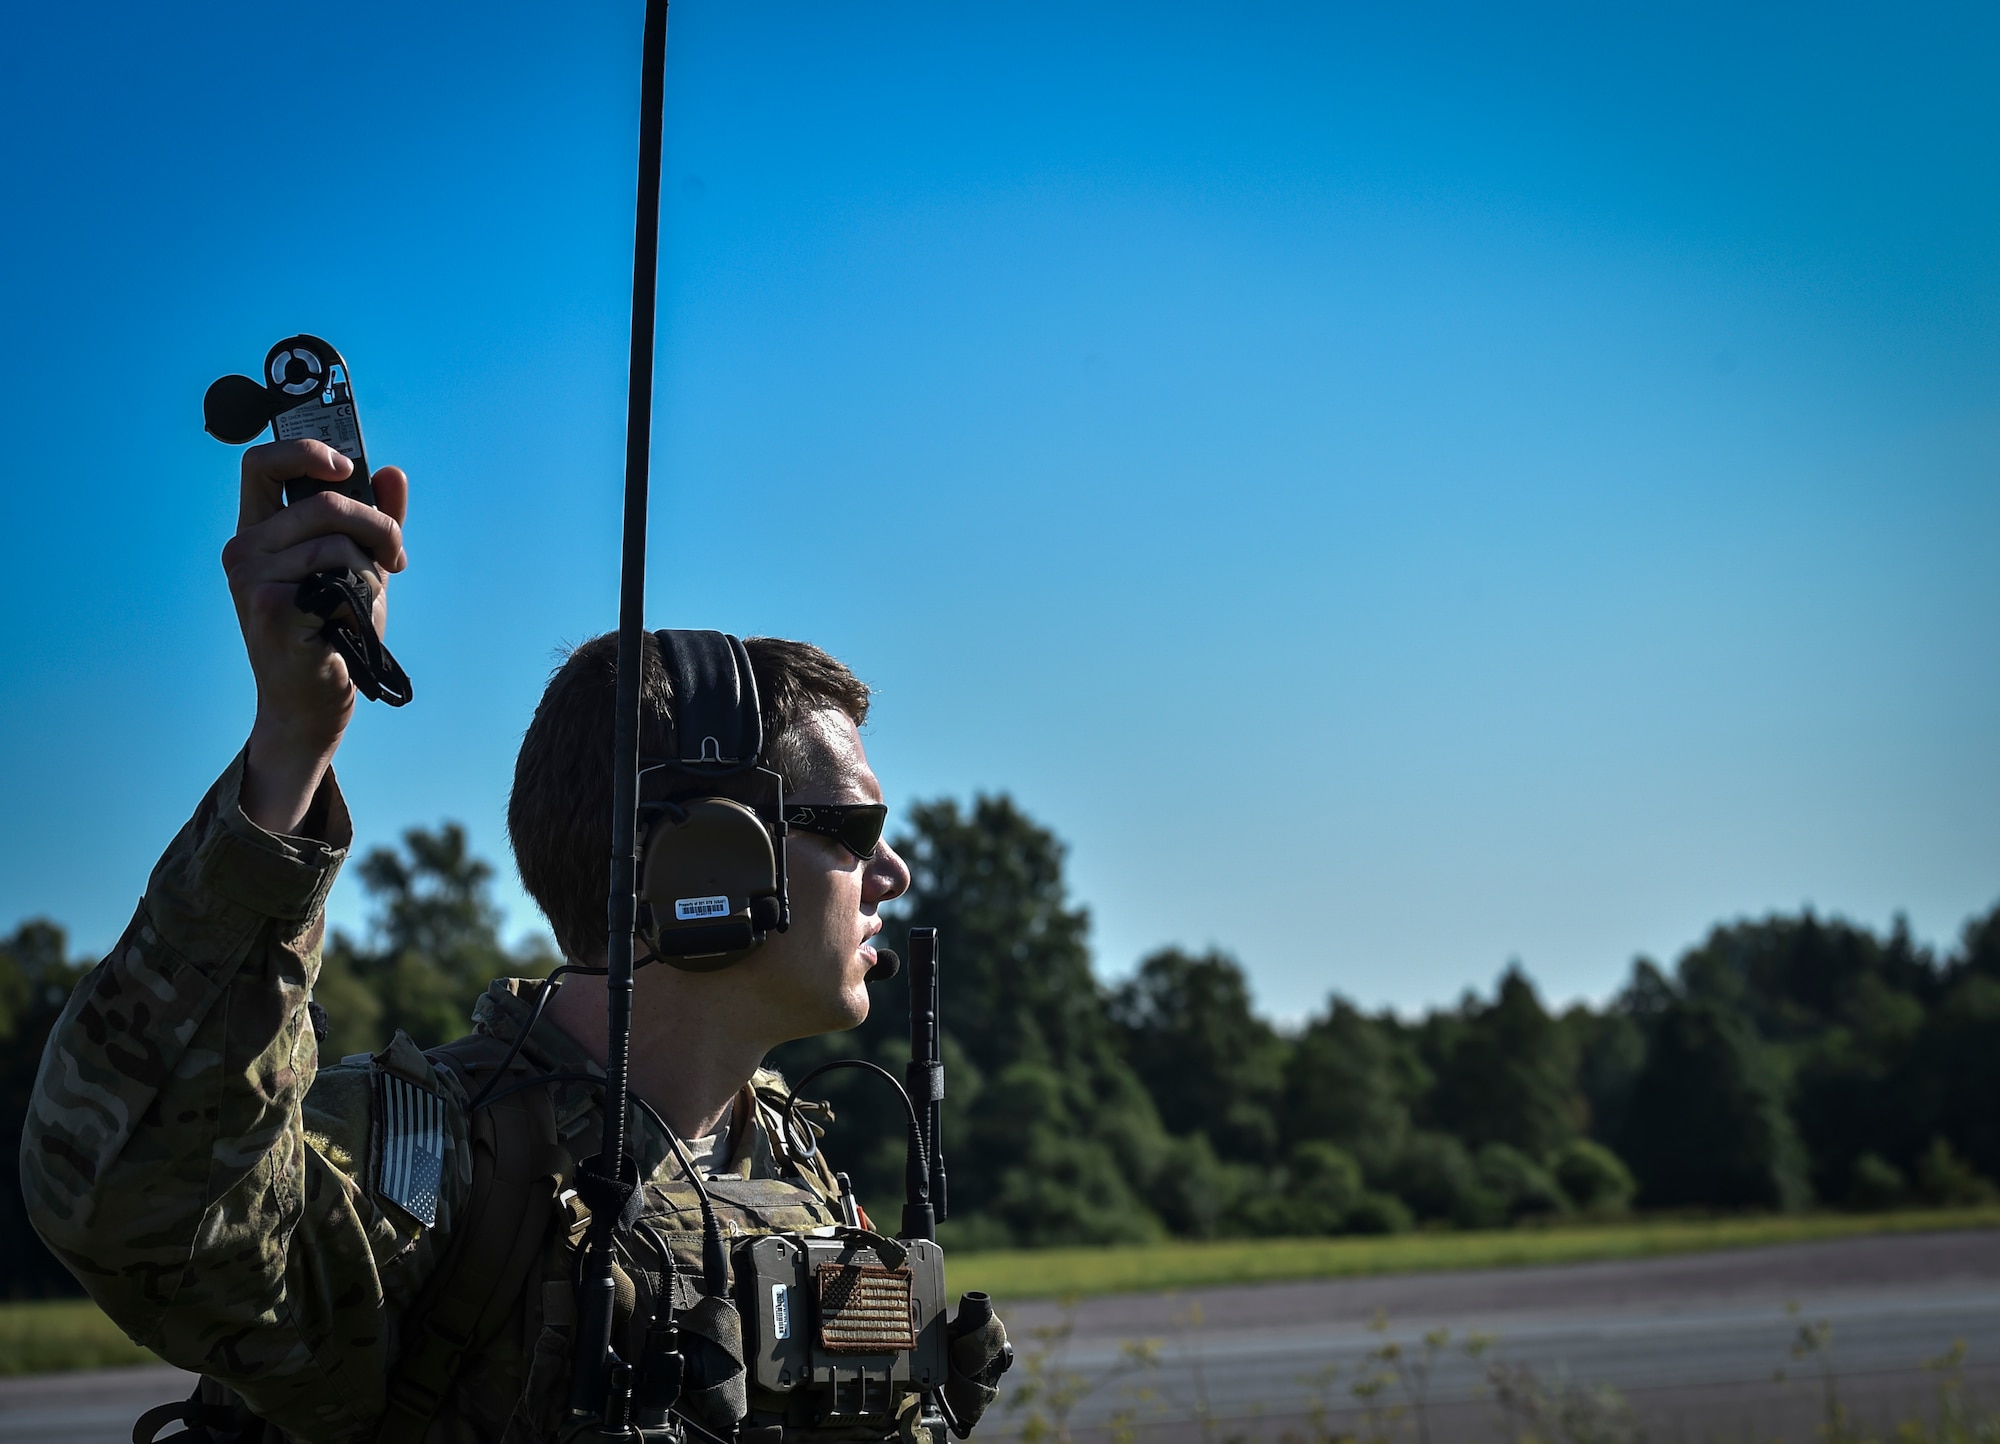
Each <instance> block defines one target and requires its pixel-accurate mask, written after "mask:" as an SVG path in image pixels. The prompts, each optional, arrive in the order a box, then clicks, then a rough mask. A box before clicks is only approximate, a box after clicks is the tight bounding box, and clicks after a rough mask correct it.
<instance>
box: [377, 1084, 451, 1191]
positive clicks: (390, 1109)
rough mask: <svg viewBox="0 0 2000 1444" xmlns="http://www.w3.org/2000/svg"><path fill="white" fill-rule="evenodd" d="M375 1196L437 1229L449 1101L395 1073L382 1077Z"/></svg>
mask: <svg viewBox="0 0 2000 1444" xmlns="http://www.w3.org/2000/svg"><path fill="white" fill-rule="evenodd" d="M375 1076H376V1078H377V1079H378V1080H379V1082H378V1085H377V1086H378V1087H379V1089H380V1093H379V1094H378V1096H377V1099H376V1102H377V1108H376V1113H375V1119H376V1122H375V1136H376V1138H377V1140H378V1142H377V1145H376V1154H375V1192H376V1194H377V1196H379V1197H381V1198H386V1199H388V1200H389V1202H391V1203H393V1204H395V1205H396V1207H398V1208H400V1209H402V1210H403V1212H405V1213H407V1214H408V1215H409V1216H410V1217H411V1218H414V1219H415V1220H416V1221H417V1222H418V1223H420V1224H422V1225H423V1226H424V1227H425V1228H432V1227H435V1226H436V1224H437V1207H438V1185H439V1182H440V1180H442V1179H443V1177H444V1140H445V1128H444V1099H442V1098H440V1097H439V1096H438V1095H437V1094H435V1093H433V1092H431V1091H430V1090H429V1089H426V1088H419V1087H417V1086H416V1084H414V1083H411V1082H409V1081H408V1080H407V1079H403V1078H398V1077H397V1076H396V1075H395V1074H393V1073H377V1074H376V1075H375Z"/></svg>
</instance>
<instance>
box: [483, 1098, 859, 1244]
mask: <svg viewBox="0 0 2000 1444" xmlns="http://www.w3.org/2000/svg"><path fill="white" fill-rule="evenodd" d="M890 1081H892V1082H893V1081H894V1080H893V1079H892V1080H890ZM551 1083H585V1084H588V1085H590V1086H591V1087H593V1088H602V1087H604V1086H605V1081H604V1079H603V1078H601V1077H599V1076H598V1075H597V1074H595V1073H537V1074H536V1075H535V1076H534V1077H532V1078H523V1079H522V1080H521V1081H520V1082H518V1083H512V1084H509V1085H508V1086H507V1087H505V1088H498V1089H495V1090H494V1092H493V1096H492V1097H490V1098H484V1099H481V1100H480V1106H481V1107H490V1106H491V1105H493V1104H495V1103H498V1102H499V1101H500V1100H501V1099H502V1098H511V1097H513V1096H514V1095H515V1094H516V1093H525V1092H527V1091H528V1090H529V1089H530V1088H541V1087H545V1086H546V1085H548V1084H551ZM626 1101H627V1102H629V1103H630V1104H631V1105H632V1106H633V1107H634V1108H637V1109H638V1110H639V1111H640V1112H642V1113H644V1114H645V1115H646V1116H647V1117H648V1118H650V1119H652V1120H653V1126H654V1127H655V1128H657V1129H659V1130H660V1132H661V1133H662V1134H664V1135H665V1137H666V1140H667V1146H668V1147H669V1148H671V1149H672V1150H673V1154H674V1159H675V1161H676V1162H678V1163H679V1164H680V1166H681V1171H682V1172H683V1173H685V1174H686V1175H687V1179H688V1182H690V1183H692V1184H693V1185H694V1191H695V1192H696V1193H697V1194H698V1195H700V1197H701V1208H702V1213H703V1214H704V1215H706V1216H709V1217H712V1216H713V1214H714V1208H715V1205H714V1204H713V1202H711V1201H710V1199H709V1196H708V1187H707V1185H706V1184H704V1183H703V1182H702V1179H701V1174H700V1172H699V1171H698V1170H697V1169H696V1168H695V1166H694V1160H693V1159H692V1158H691V1157H689V1156H688V1151H687V1146H686V1145H685V1144H683V1143H682V1142H681V1140H680V1135H679V1134H677V1133H675V1132H674V1130H673V1129H672V1128H670V1127H668V1126H667V1120H666V1119H664V1118H662V1117H661V1116H660V1110H659V1109H657V1108H655V1107H654V1106H653V1105H652V1104H650V1103H648V1102H647V1101H646V1100H645V1099H643V1098H641V1097H640V1096H639V1095H638V1094H636V1093H634V1094H631V1095H630V1096H629V1097H628V1098H627V1100H626Z"/></svg>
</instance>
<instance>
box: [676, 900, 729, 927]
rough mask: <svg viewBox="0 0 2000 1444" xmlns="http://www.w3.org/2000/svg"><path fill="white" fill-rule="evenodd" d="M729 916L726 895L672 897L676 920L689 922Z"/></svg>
mask: <svg viewBox="0 0 2000 1444" xmlns="http://www.w3.org/2000/svg"><path fill="white" fill-rule="evenodd" d="M728 916H729V899H728V898H726V897H677V898H675V899H674V918H675V920H676V921H679V922H684V923H691V922H698V921H700V920H701V919H702V918H726V917H728Z"/></svg>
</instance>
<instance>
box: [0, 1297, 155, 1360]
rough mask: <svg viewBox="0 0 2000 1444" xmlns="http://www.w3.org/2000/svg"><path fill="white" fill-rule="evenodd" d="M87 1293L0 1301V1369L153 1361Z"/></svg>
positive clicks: (150, 1355)
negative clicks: (77, 1296)
mask: <svg viewBox="0 0 2000 1444" xmlns="http://www.w3.org/2000/svg"><path fill="white" fill-rule="evenodd" d="M159 1362H160V1361H159V1360H158V1359H156V1358H154V1357H153V1355H152V1352H151V1351H150V1350H147V1349H142V1348H140V1347H139V1346H138V1345H137V1344H135V1343H133V1342H132V1341H131V1340H130V1339H128V1338H126V1337H125V1335H124V1333H123V1332H122V1331H120V1329H119V1327H118V1325H116V1324H114V1323H112V1322H111V1320H109V1319H107V1318H105V1317H104V1313H103V1311H102V1310H100V1309H99V1308H98V1307H97V1305H96V1304H94V1303H92V1302H91V1301H90V1300H89V1299H50V1300H46V1301H43V1300H38V1301H36V1302H34V1303H24V1304H0V1374H52V1373H55V1372H57V1371H58V1370H62V1369H108V1368H114V1367H117V1366H119V1365H121V1364H157V1363H159Z"/></svg>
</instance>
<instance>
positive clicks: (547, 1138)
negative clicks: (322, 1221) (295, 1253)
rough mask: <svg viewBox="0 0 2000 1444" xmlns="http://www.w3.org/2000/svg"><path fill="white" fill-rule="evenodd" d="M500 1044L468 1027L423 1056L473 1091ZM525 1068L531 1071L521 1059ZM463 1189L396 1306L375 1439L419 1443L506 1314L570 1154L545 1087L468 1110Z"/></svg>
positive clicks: (536, 1255)
mask: <svg viewBox="0 0 2000 1444" xmlns="http://www.w3.org/2000/svg"><path fill="white" fill-rule="evenodd" d="M505 1053H506V1045H505V1044H503V1043H501V1042H500V1041H499V1040H498V1039H496V1038H491V1037H488V1036H486V1035H483V1034H475V1035H474V1036H472V1037H469V1038H462V1039H460V1040H458V1042H456V1043H447V1044H446V1045H445V1046H444V1047H442V1048H435V1049H432V1050H431V1052H430V1054H429V1056H430V1058H431V1059H432V1061H433V1062H435V1063H437V1064H438V1065H440V1066H441V1067H444V1068H449V1069H450V1070H451V1071H452V1072H454V1073H456V1074H457V1075H458V1076H459V1077H460V1078H461V1079H463V1080H465V1081H466V1082H467V1083H468V1085H469V1087H468V1093H470V1092H472V1091H476V1089H477V1087H478V1085H479V1084H480V1083H483V1082H484V1079H483V1077H481V1075H482V1074H485V1073H490V1072H491V1070H492V1069H494V1068H496V1067H498V1066H499V1063H500V1060H501V1058H502V1057H503V1056H504V1055H505ZM521 1072H522V1075H523V1076H524V1077H532V1076H533V1072H532V1070H530V1069H527V1068H526V1067H525V1065H524V1066H523V1067H522V1068H521ZM470 1133H471V1138H472V1191H471V1193H470V1194H469V1195H468V1196H467V1199H466V1205H465V1208H464V1211H463V1213H462V1214H461V1216H460V1217H458V1218H456V1219H454V1220H453V1221H452V1239H451V1243H450V1245H449V1247H448V1248H447V1249H446V1251H445V1256H444V1259H443V1261H442V1262H441V1263H439V1265H438V1267H437V1271H436V1272H435V1273H433V1274H432V1275H431V1277H430V1280H429V1281H428V1282H427V1283H426V1284H425V1285H424V1288H423V1291H422V1292H421V1293H420V1294H419V1295H418V1296H417V1300H416V1302H415V1303H414V1304H413V1305H412V1306H411V1308H410V1310H409V1312H408V1313H407V1314H406V1315H405V1316H404V1326H403V1338H402V1350H401V1353H400V1354H399V1355H398V1357H397V1359H396V1363H395V1366H394V1368H393V1369H392V1370H391V1372H390V1375H389V1397H388V1408H387V1410H386V1412H385V1413H384V1414H383V1418H382V1429H381V1432H380V1433H379V1434H378V1435H377V1436H376V1438H377V1441H378V1444H420V1441H421V1440H422V1439H423V1437H424V1434H425V1431H426V1430H428V1429H429V1427H430V1423H431V1420H432V1419H433V1418H435V1417H436V1415H437V1412H438V1409H439V1408H440V1407H441V1406H442V1405H443V1403H444V1401H445V1397H446V1396H447V1395H448V1394H449V1393H450V1392H451V1386H452V1383H453V1381H454V1380H455V1379H456V1378H457V1377H458V1372H459V1369H460V1367H461V1366H462V1365H463V1363H464V1362H465V1359H466V1357H467V1356H468V1355H469V1354H474V1353H476V1352H478V1350H479V1349H481V1348H482V1347H484V1346H485V1345H486V1344H487V1343H488V1342H490V1341H491V1339H492V1338H493V1336H494V1335H495V1334H496V1333H497V1332H498V1331H499V1330H500V1329H501V1327H502V1326H504V1325H505V1323H506V1322H507V1318H508V1315H509V1314H511V1313H512V1312H513V1308H514V1305H515V1304H516V1303H517V1302H518V1301H519V1300H520V1298H521V1295H522V1291H523V1289H524V1287H525V1286H526V1284H527V1280H528V1274H529V1272H530V1271H531V1270H532V1269H533V1268H534V1267H535V1264H536V1262H537V1260H539V1259H540V1257H541V1255H542V1249H543V1247H544V1245H545V1244H546V1242H547V1238H548V1231H549V1225H550V1222H551V1221H552V1220H553V1218H554V1217H555V1205H556V1193H557V1191H558V1190H559V1189H560V1187H561V1186H562V1182H563V1180H564V1179H566V1178H567V1177H568V1176H569V1175H570V1173H571V1171H572V1169H573V1167H574V1164H573V1163H572V1161H571V1160H570V1157H569V1155H568V1153H567V1152H566V1151H565V1150H564V1149H563V1147H562V1144H561V1143H560V1141H559V1140H558V1136H557V1133H556V1119H555V1109H554V1107H553V1105H552V1104H551V1103H550V1101H549V1095H548V1092H547V1090H546V1089H541V1088H527V1089H523V1090H522V1091H521V1092H519V1093H514V1094H511V1095H509V1096H507V1097H505V1098H501V1099H499V1100H497V1101H496V1102H493V1103H489V1104H487V1105H485V1106H484V1107H482V1108H481V1109H480V1110H479V1111H478V1112H477V1113H474V1114H473V1115H472V1118H471V1120H470Z"/></svg>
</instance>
